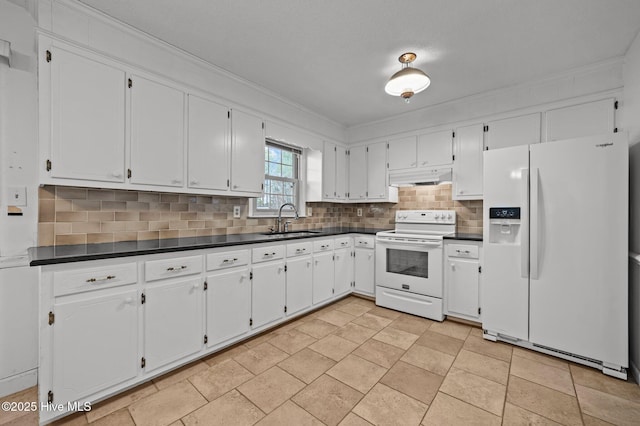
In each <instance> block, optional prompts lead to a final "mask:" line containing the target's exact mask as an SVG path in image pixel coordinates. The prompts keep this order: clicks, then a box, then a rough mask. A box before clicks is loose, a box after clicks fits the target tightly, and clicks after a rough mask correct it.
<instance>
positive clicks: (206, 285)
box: [204, 281, 209, 291]
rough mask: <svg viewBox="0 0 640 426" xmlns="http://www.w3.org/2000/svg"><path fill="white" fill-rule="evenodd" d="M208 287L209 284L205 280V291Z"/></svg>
mask: <svg viewBox="0 0 640 426" xmlns="http://www.w3.org/2000/svg"><path fill="white" fill-rule="evenodd" d="M208 288H209V284H208V283H207V282H206V281H205V282H204V291H207V289H208Z"/></svg>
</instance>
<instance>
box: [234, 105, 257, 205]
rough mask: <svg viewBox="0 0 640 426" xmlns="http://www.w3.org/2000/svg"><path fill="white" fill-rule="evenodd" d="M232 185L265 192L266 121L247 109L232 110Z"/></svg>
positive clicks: (241, 189)
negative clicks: (263, 186) (247, 111)
mask: <svg viewBox="0 0 640 426" xmlns="http://www.w3.org/2000/svg"><path fill="white" fill-rule="evenodd" d="M231 128H232V130H231V137H232V143H231V189H232V190H233V191H239V192H252V193H255V194H261V193H262V184H263V183H264V122H263V121H262V119H261V118H260V117H257V116H255V115H253V114H249V113H246V112H244V111H239V110H237V109H236V110H233V111H232V112H231Z"/></svg>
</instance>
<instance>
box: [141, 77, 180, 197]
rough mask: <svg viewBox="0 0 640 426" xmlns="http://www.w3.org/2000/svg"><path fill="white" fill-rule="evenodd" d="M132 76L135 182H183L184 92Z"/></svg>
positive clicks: (153, 183) (162, 184) (170, 184)
mask: <svg viewBox="0 0 640 426" xmlns="http://www.w3.org/2000/svg"><path fill="white" fill-rule="evenodd" d="M131 78H132V84H133V85H132V87H131V89H130V90H131V183H138V184H144V185H161V186H183V183H184V182H183V179H184V93H183V92H182V91H180V90H178V89H175V88H173V87H169V86H167V85H164V84H162V83H158V82H155V81H152V80H148V79H146V78H144V77H140V76H132V77H131Z"/></svg>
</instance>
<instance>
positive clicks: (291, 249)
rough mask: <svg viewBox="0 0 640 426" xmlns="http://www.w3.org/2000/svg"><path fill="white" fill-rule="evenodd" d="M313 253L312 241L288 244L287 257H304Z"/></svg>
mask: <svg viewBox="0 0 640 426" xmlns="http://www.w3.org/2000/svg"><path fill="white" fill-rule="evenodd" d="M312 252H313V244H312V243H311V241H307V242H304V243H293V244H287V257H295V256H304V255H305V254H311V253H312Z"/></svg>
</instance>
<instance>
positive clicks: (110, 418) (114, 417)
mask: <svg viewBox="0 0 640 426" xmlns="http://www.w3.org/2000/svg"><path fill="white" fill-rule="evenodd" d="M91 425H92V426H93V425H95V426H136V424H135V423H134V421H133V419H132V418H131V414H129V410H127V409H126V408H121V409H120V410H118V411H116V412H115V413H111V414H109V415H106V416H104V417H101V418H100V419H98V420H97V421H96V422H94V423H91Z"/></svg>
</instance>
